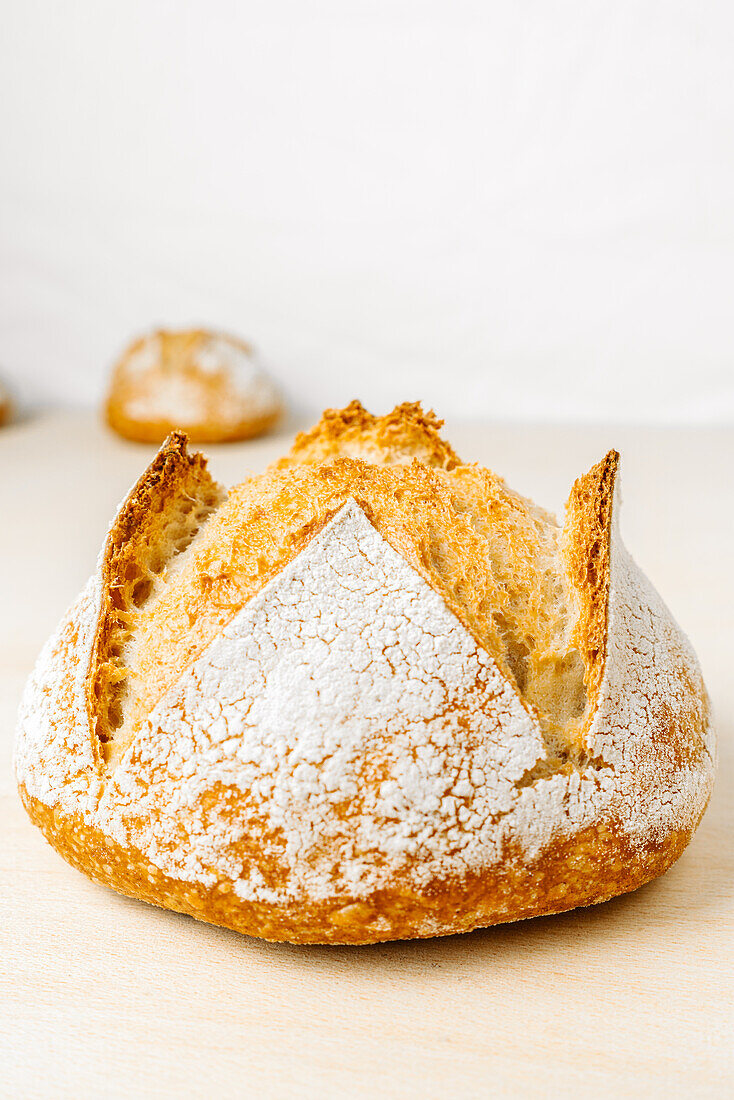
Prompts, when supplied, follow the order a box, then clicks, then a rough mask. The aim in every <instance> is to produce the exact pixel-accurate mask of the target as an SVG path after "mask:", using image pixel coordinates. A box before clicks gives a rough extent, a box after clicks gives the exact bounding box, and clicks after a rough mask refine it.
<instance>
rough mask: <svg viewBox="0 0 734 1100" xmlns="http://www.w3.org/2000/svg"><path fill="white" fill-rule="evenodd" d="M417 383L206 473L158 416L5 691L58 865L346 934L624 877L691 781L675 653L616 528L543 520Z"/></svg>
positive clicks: (514, 910)
mask: <svg viewBox="0 0 734 1100" xmlns="http://www.w3.org/2000/svg"><path fill="white" fill-rule="evenodd" d="M440 426H441V425H440V421H438V420H436V418H435V417H434V416H433V414H424V413H423V411H422V410H421V408H420V406H418V405H403V406H400V407H399V408H397V409H396V410H394V412H393V413H391V414H390V415H389V416H386V417H373V416H370V414H368V413H367V412H366V411H365V410H364V409H363V408H362V407H361V406H360V405H359V404H358V403H356V402H353V403H352V405H350V406H349V407H348V408H346V409H343V410H340V411H334V410H331V411H328V412H327V413H325V415H324V417H323V419H322V421H321V422H320V423H319V424H318V425H317V426H316V427H315V428H314V429H313V430H312V431H310V432H308V433H305V434H302V435H300V436H299V437H298V438H297V439H296V442H295V444H294V446H293V449H292V450H291V452H290V454H289V455H287V456H286V457H284V458H283V459H281V460H280V461H279V462H277V463H276V464H275V465H274V466H272V467H271V468H270V469H269V470H267V471H266V472H265V473H264V474H262V475H260V476H257V477H251V478H249V479H248V480H246V481H245V482H243V483H242V484H241V485H238V486H236V487H234V488H233V489H232V490H230V492H229V494H226V493H225V492H224V490H223V489H221V487H219V486H217V485H216V484H215V483H214V482H213V481H212V480H211V478H210V476H209V474H208V473H207V471H206V464H205V462H204V460H203V458H202V456H201V455H198V454H194V455H190V454H189V453H188V451H187V447H186V440H185V437H184V436H183V435H181V434H175V435H173V436H171V438H169V439H168V440H167V441H166V444H165V445H164V447H163V448H162V449H161V451H160V452H159V454H158V456H157V457H156V459H155V460H154V462H153V464H152V465H151V467H150V468H149V470H148V471H146V473H145V474H144V475H143V477H142V478H141V479H140V481H139V482H138V484H137V485H136V486H135V487H134V489H133V490H132V492H131V494H130V496H129V497H128V498H127V500H126V501H125V502H124V504H123V505H122V508H121V510H120V512H119V514H118V516H117V518H116V520H115V521H114V523H113V525H112V528H111V530H110V533H109V535H108V538H107V542H106V544H105V548H104V550H103V553H102V556H101V559H100V564H99V568H98V571H97V573H96V574H95V576H94V577H93V578H92V579H91V580H90V582H89V585H88V586H87V588H86V589H85V591H84V592H83V593H82V594H81V596H80V598H79V600H78V601H77V603H76V604H75V606H74V607H73V608H72V609H71V611H70V612H69V614H68V615H67V617H66V618H65V620H64V622H63V623H62V624H61V627H60V628H59V631H58V632H57V634H56V635H55V636H54V637H53V638H52V639H51V640H50V641H49V643H48V644H47V646H46V648H45V650H44V652H43V654H42V655H41V657H40V659H39V663H38V665H37V668H36V670H35V671H34V673H33V675H32V677H31V679H30V681H29V684H28V687H27V689H26V693H25V696H24V701H23V704H22V708H21V715H20V723H19V732H18V741H17V751H16V768H17V775H18V781H19V787H20V791H21V795H22V798H23V801H24V803H25V805H26V808H27V810H28V812H29V814H30V816H31V818H32V819H33V821H35V822H36V823H37V824H38V825H39V826H40V827H41V828H42V829H43V831H44V834H45V835H46V836H47V838H48V839H49V840H50V842H51V843H52V844H53V845H54V846H55V847H56V848H57V849H58V850H59V851H60V852H61V853H62V855H64V856H65V858H67V859H68V860H69V861H70V862H71V863H72V864H73V865H74V866H76V867H78V868H79V869H80V870H82V871H84V872H85V873H86V874H88V875H90V876H91V877H92V878H94V879H95V880H97V881H99V882H103V883H105V884H107V885H110V886H112V887H114V888H115V889H117V890H119V891H121V892H122V893H125V894H129V895H131V896H134V897H139V898H143V899H144V900H147V901H151V902H154V903H155V904H158V905H163V906H166V907H168V908H172V909H176V910H179V911H182V912H186V913H190V914H191V915H193V916H195V917H198V918H200V919H202V920H207V921H212V922H214V923H218V924H223V925H226V926H228V927H231V928H235V929H237V930H239V931H242V932H247V933H251V934H254V935H259V936H263V937H265V938H268V939H274V940H291V941H293V942H327V943H367V942H374V941H377V940H386V939H396V938H404V937H410V936H432V935H440V934H444V933H448V932H459V931H466V930H468V929H471V928H475V927H478V926H483V925H489V924H493V923H497V922H500V921H507V920H515V919H519V918H522V917H530V916H535V915H538V914H543V913H553V912H558V911H561V910H565V909H570V908H573V907H574V906H577V905H588V904H591V903H594V902H598V901H603V900H605V899H607V898H609V897H612V896H614V895H616V894H619V893H623V892H625V891H627V890H632V889H635V888H636V887H637V886H640V885H642V884H643V883H645V882H647V881H649V880H650V879H651V878H653V877H655V876H656V875H658V874H660V873H661V872H663V871H664V870H666V868H667V867H669V866H670V864H671V863H672V862H673V861H674V860H675V859H677V858H678V856H679V855H680V853H681V852H682V851H683V849H684V848H685V846H686V844H687V843H688V841H689V839H690V837H691V835H692V833H693V831H694V829H695V828H696V826H697V824H698V821H699V820H700V817H701V815H702V814H703V811H704V809H705V807H706V804H707V801H708V797H709V794H710V791H711V786H712V782H713V770H714V755H715V743H714V735H713V731H712V728H711V725H710V722H709V709H708V701H707V696H706V691H705V687H704V684H703V680H702V678H701V673H700V670H699V667H698V664H697V661H696V658H695V655H694V654H693V652H692V651H691V648H690V646H689V644H688V642H687V640H686V638H685V636H684V635H683V634H682V632H681V631H680V629H679V628H678V627H677V626H676V624H675V623H674V621H673V620H672V618H671V617H670V614H669V612H668V611H667V609H666V608H665V606H664V605H663V604H662V602H661V600H660V598H659V597H658V595H657V593H656V592H655V591H654V589H653V588H652V587H651V585H650V584H649V582H648V581H647V580H646V579H645V578H644V577H643V576H642V574H641V573H640V571H639V570H638V569H637V567H636V566H635V565H634V563H633V562H632V560H631V559H630V558H629V556H628V555H627V553H626V551H625V550H624V547H623V545H622V543H621V541H620V538H619V533H618V528H617V510H618V494H617V492H616V482H617V474H618V455H617V454H616V452H610V453H609V454H608V455H607V456H606V458H604V459H603V460H602V461H601V462H600V463H598V464H597V465H596V466H595V467H593V468H592V470H590V471H589V473H588V474H586V475H584V476H583V477H581V478H579V479H578V480H577V481H576V483H575V484H574V486H573V488H572V491H571V495H570V497H569V501H568V505H567V510H566V517H565V522H564V525H563V526H562V527H559V526H558V524H557V523H556V521H555V519H554V518H553V517H552V516H551V515H549V514H548V513H547V512H544V511H543V510H541V509H540V508H537V507H536V506H535V505H533V504H532V503H531V502H530V501H528V500H525V499H524V498H523V497H521V496H519V495H518V494H516V493H514V492H513V491H512V490H510V489H509V488H508V487H507V486H506V485H505V483H504V482H503V481H502V480H501V479H500V478H498V477H497V476H496V475H495V474H493V473H492V472H491V471H489V470H485V469H482V468H481V467H477V466H473V465H467V464H466V463H464V462H462V460H461V459H460V458H459V457H458V456H457V455H456V454H455V452H454V451H453V450H452V448H451V447H450V446H449V444H448V443H446V442H445V441H444V440H443V439H442V438H441V436H440V433H439V429H440Z"/></svg>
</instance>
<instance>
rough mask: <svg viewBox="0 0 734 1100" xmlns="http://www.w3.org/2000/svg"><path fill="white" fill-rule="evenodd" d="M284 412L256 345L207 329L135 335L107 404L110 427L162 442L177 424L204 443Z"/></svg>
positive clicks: (249, 431)
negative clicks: (256, 352)
mask: <svg viewBox="0 0 734 1100" xmlns="http://www.w3.org/2000/svg"><path fill="white" fill-rule="evenodd" d="M281 413H282V402H281V398H280V395H279V393H278V390H277V387H276V386H275V384H274V383H273V381H272V379H271V378H270V377H269V375H268V373H267V371H266V370H265V369H264V367H263V366H262V364H261V363H260V362H259V360H258V357H257V355H256V354H255V352H254V351H253V349H252V347H251V346H250V345H249V344H247V343H245V341H244V340H239V339H237V338H236V337H234V336H228V335H226V334H224V333H221V332H209V331H207V330H205V329H187V330H183V331H180V332H168V331H165V330H159V331H157V332H153V333H151V334H149V335H147V336H143V337H141V338H140V339H139V340H136V341H135V342H134V343H132V344H131V345H130V347H128V348H127V350H126V351H125V353H124V354H123V356H122V358H121V359H120V360H119V362H118V363H117V365H116V367H115V368H114V370H113V373H112V378H111V381H110V386H109V391H108V394H107V400H106V404H105V416H106V419H107V423H108V424H109V425H110V427H111V428H113V429H114V430H115V431H116V432H118V433H119V434H120V435H122V436H124V437H125V438H126V439H132V440H135V441H137V442H140V443H160V442H162V441H163V440H164V439H165V438H166V436H167V435H168V434H169V433H170V432H171V431H174V430H177V429H181V430H183V431H185V432H186V433H187V434H188V436H189V438H190V439H192V440H194V441H196V442H198V443H225V442H230V441H234V440H239V439H250V438H252V437H253V436H257V435H261V434H262V433H264V432H266V431H268V430H269V429H270V428H271V427H272V426H273V425H274V424H275V423H276V421H277V420H278V419H279V417H280V416H281Z"/></svg>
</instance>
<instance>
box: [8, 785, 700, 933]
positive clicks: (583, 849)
mask: <svg viewBox="0 0 734 1100" xmlns="http://www.w3.org/2000/svg"><path fill="white" fill-rule="evenodd" d="M19 790H20V795H21V798H22V801H23V804H24V806H25V808H26V811H27V812H28V815H29V817H30V818H31V821H33V823H34V824H35V825H37V826H38V827H39V828H40V830H41V832H42V833H43V835H44V837H45V838H46V840H47V841H48V842H49V843H50V844H51V845H52V847H53V848H55V849H56V851H57V852H59V854H60V855H61V856H63V858H64V859H65V860H66V861H67V862H68V863H70V864H71V865H72V867H74V868H76V870H78V871H81V872H82V874H85V875H86V876H87V877H88V878H91V879H92V880H93V881H94V882H97V883H99V884H100V885H103V886H107V887H110V888H111V889H113V890H115V891H117V892H118V893H120V894H123V895H125V896H126V897H130V898H136V899H138V900H140V901H146V902H149V903H150V904H152V905H157V906H159V907H161V908H164V909H171V910H173V911H174V912H177V913H185V914H187V915H188V916H191V917H194V918H195V919H196V920H200V921H203V922H205V923H208V924H215V925H219V926H221V927H224V928H229V929H232V930H233V931H235V932H240V933H242V934H244V935H249V936H256V937H258V938H260V939H265V940H269V941H271V942H285V943H293V944H334V945H337V944H339V945H347V944H354V945H358V944H371V943H382V942H387V941H390V940H405V939H428V938H432V937H436V936H446V935H454V934H457V933H465V932H471V931H473V930H475V929H478V928H488V927H491V926H493V925H496V924H506V923H509V922H512V921H517V920H527V919H529V918H532V917H539V916H550V915H553V914H555V913H563V912H567V911H569V910H571V909H575V908H578V907H582V906H590V905H596V904H599V903H601V902H604V901H608V900H610V899H611V898H613V897H617V896H619V895H621V894H626V893H629V892H631V891H633V890H636V889H638V888H639V887H640V886H644V885H645V884H646V883H648V882H650V881H652V880H653V879H655V878H657V877H658V876H659V875H661V874H663V872H665V871H666V870H667V869H668V868H669V867H670V866H672V864H673V863H675V861H676V860H677V859H678V858H679V856H680V855H681V854H682V852H683V851H684V849H685V848H686V846H687V844H688V842H689V841H690V839H691V837H692V835H693V833H694V831H695V829H696V827H697V825H698V821H700V818H701V817H702V816H703V813H704V810H705V807H703V809H702V810H701V813H700V815H699V817H698V820H697V821H696V822H695V823H694V824H693V825H692V826H691V827H689V828H683V829H675V830H672V831H671V832H670V833H669V834H668V836H667V837H666V838H665V839H664V840H663V841H660V842H649V843H648V844H647V845H645V846H643V847H637V846H634V845H632V843H631V842H630V840H629V838H628V837H625V835H624V833H623V832H622V831H621V830H620V829H619V828H617V827H616V826H615V825H613V824H610V823H599V824H596V825H594V826H591V827H589V828H586V829H584V830H583V831H581V832H579V833H577V834H575V835H574V836H571V837H563V838H560V839H558V840H556V841H555V842H554V843H553V844H551V845H550V847H549V848H547V849H546V850H545V851H544V853H543V854H542V855H541V856H540V858H538V859H536V860H534V861H533V862H531V863H523V862H522V859H521V856H520V853H518V852H507V853H506V859H505V861H503V863H502V864H501V865H498V866H496V867H493V868H491V869H487V870H485V871H482V872H480V873H476V874H468V875H465V876H464V877H461V878H460V877H458V876H457V877H456V878H452V879H447V880H444V881H436V882H434V883H431V885H430V886H429V887H427V888H426V889H425V890H422V891H421V892H420V893H418V892H416V891H415V889H414V888H412V889H411V887H409V886H408V885H407V884H406V883H404V882H403V883H396V885H395V886H394V887H391V888H390V889H384V890H380V891H377V892H376V893H374V894H373V895H371V896H370V897H369V898H368V899H364V898H349V897H340V898H332V899H328V900H326V901H317V902H309V901H305V902H293V903H292V904H289V905H285V906H282V905H273V904H270V903H264V902H253V901H246V900H242V899H241V898H239V897H238V896H237V894H236V893H235V892H234V890H233V885H232V883H231V882H229V881H223V882H220V883H219V884H217V885H216V886H213V887H205V886H203V885H201V884H198V883H192V882H185V881H182V880H180V879H174V878H171V877H169V876H168V875H166V874H164V872H162V871H161V870H159V869H158V868H157V867H155V866H154V865H153V864H152V863H150V861H148V860H147V859H146V858H145V856H144V855H143V854H142V853H141V852H140V851H138V850H137V849H135V848H124V847H122V846H121V845H120V844H118V843H117V842H116V841H113V840H111V839H110V838H109V837H108V836H106V835H105V834H104V833H103V832H102V831H101V830H100V829H98V828H96V827H93V826H89V825H87V824H86V823H85V822H84V820H83V818H82V817H81V815H79V814H67V813H65V812H63V811H61V810H60V809H59V808H58V807H57V808H53V807H50V806H47V805H46V804H45V803H43V802H41V801H40V800H39V799H37V798H35V797H33V796H32V795H30V794H29V793H28V791H27V790H26V788H25V786H24V785H23V784H21V785H20V786H19Z"/></svg>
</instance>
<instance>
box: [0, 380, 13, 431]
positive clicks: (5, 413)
mask: <svg viewBox="0 0 734 1100" xmlns="http://www.w3.org/2000/svg"><path fill="white" fill-rule="evenodd" d="M11 409H12V405H11V401H10V394H9V393H8V391H7V389H6V388H5V386H4V385H3V383H2V382H0V427H1V426H2V425H3V424H7V422H8V420H10V413H11Z"/></svg>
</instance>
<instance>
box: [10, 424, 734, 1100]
mask: <svg viewBox="0 0 734 1100" xmlns="http://www.w3.org/2000/svg"><path fill="white" fill-rule="evenodd" d="M448 430H449V432H450V435H451V438H452V441H453V442H454V444H455V446H456V448H457V450H458V451H459V453H460V454H462V456H464V457H465V458H471V459H476V460H479V461H482V462H485V463H487V464H489V465H491V466H493V467H494V468H495V469H497V470H498V471H500V472H502V473H503V474H504V475H505V476H506V477H507V478H508V480H509V481H510V483H511V484H512V485H514V486H515V487H516V488H517V489H519V490H520V491H521V492H525V493H527V494H529V495H532V496H534V497H535V498H536V499H537V500H538V501H539V502H540V503H543V504H545V505H547V506H549V507H559V506H560V505H561V503H562V501H563V500H564V498H565V494H566V492H567V489H568V487H569V485H570V482H571V480H572V479H573V477H574V476H575V475H576V474H577V473H580V472H581V471H582V470H584V469H585V468H586V467H588V466H589V465H590V464H591V463H592V462H593V461H595V460H596V459H597V458H598V457H599V456H600V455H601V454H603V453H604V451H605V450H606V448H607V447H608V446H609V445H616V446H617V447H618V448H619V449H620V450H621V451H622V455H623V474H622V476H623V490H624V497H625V507H624V512H623V523H622V526H623V533H624V535H625V538H626V541H627V544H628V546H629V548H630V549H631V551H632V553H633V554H634V555H635V557H636V558H637V559H638V561H639V562H640V564H641V565H642V566H643V567H644V568H645V569H646V570H647V571H648V572H649V574H650V575H651V577H652V578H653V580H654V581H655V583H656V585H657V586H658V588H659V589H660V591H661V592H662V594H663V596H664V597H665V599H666V600H667V602H668V603H669V605H670V606H671V608H672V610H673V612H674V614H675V615H676V616H677V618H678V619H679V621H680V622H681V624H682V625H683V626H684V628H685V629H686V630H687V631H688V633H689V635H690V636H691V638H692V640H693V642H694V645H695V646H696V648H697V650H698V653H699V655H700V658H701V661H702V664H703V668H704V671H705V674H706V678H707V681H708V684H709V688H710V691H711V694H712V697H713V702H714V707H715V710H716V714H717V717H718V729H719V736H720V757H721V759H720V770H719V776H718V782H717V787H716V791H715V794H714V798H713V800H712V803H711V806H710V808H709V811H708V813H707V815H706V817H705V819H704V822H703V824H702V826H701V828H700V830H699V832H698V834H697V835H696V837H695V839H694V841H693V843H692V844H691V845H690V847H689V849H688V851H687V852H686V853H685V855H684V856H683V858H682V859H681V860H680V861H679V863H678V864H677V865H676V866H675V867H674V868H673V869H672V870H671V871H670V872H669V873H668V874H667V875H665V876H664V877H663V878H662V879H660V880H658V881H657V882H655V883H653V884H651V885H650V886H647V887H645V888H644V889H642V890H640V891H638V892H637V893H636V894H633V895H630V896H628V897H625V898H621V899H618V900H616V901H613V902H609V903H608V904H606V905H603V906H599V907H596V908H592V909H589V910H584V911H577V912H574V913H569V914H566V915H563V916H560V917H554V918H546V919H541V920H535V921H530V922H526V923H521V924H516V925H506V926H503V927H500V928H496V929H489V930H486V931H482V932H476V933H473V934H472V935H469V936H463V937H454V938H447V939H442V940H436V941H432V942H420V943H402V944H390V945H385V946H376V947H362V948H322V947H315V948H314V947H309V948H296V947H289V946H278V945H269V944H266V943H263V942H260V941H258V940H254V939H246V938H244V937H240V936H238V935H236V934H235V933H231V932H226V931H224V930H222V929H217V928H212V927H209V926H206V925H203V924H198V923H196V922H195V921H193V920H191V919H189V918H187V917H183V916H179V915H176V914H173V913H168V912H164V911H162V910H158V909H154V908H152V907H150V906H147V905H144V904H142V903H139V902H134V901H129V900H127V899H125V898H122V897H118V896H117V895H115V894H114V893H112V892H110V891H108V890H105V889H103V888H101V887H98V886H95V885H94V884H92V883H91V882H88V881H87V880H86V879H85V878H83V877H82V876H81V875H79V874H78V873H77V872H76V871H73V870H72V869H71V868H70V867H68V866H67V865H66V864H65V863H63V862H62V860H61V859H60V858H59V857H58V856H57V855H56V854H55V852H53V851H52V850H51V849H50V848H49V847H48V846H47V845H46V843H45V842H44V840H43V838H42V837H41V835H40V833H39V832H38V831H37V830H36V829H34V828H33V827H32V826H31V825H30V823H29V822H28V820H27V819H26V817H25V814H24V812H23V809H22V807H21V805H20V802H19V801H18V799H17V796H16V794H15V786H14V781H13V778H12V773H11V762H10V761H11V745H12V736H13V726H14V721H15V711H16V708H17V703H18V698H19V695H20V691H21V688H22V685H23V681H24V679H25V677H26V675H27V673H28V672H29V670H30V668H31V665H32V662H33V660H34V658H35V656H36V653H37V651H38V649H39V648H40V646H41V644H42V642H43V641H44V639H45V637H46V635H47V634H48V633H49V632H50V631H51V629H52V628H53V627H54V625H55V622H56V621H57V620H58V618H59V617H60V615H61V614H62V612H63V611H64V609H65V607H66V606H67V604H68V603H69V602H70V601H71V600H72V598H73V597H74V595H75V594H76V592H77V590H78V589H79V588H80V587H81V586H82V584H83V583H84V581H85V579H86V577H87V575H88V574H89V573H90V571H91V569H92V567H93V564H94V560H95V556H96V553H97V550H98V548H99V545H100V542H101V540H102V538H103V535H104V533H105V530H106V524H107V522H108V521H109V519H110V517H111V515H112V513H113V511H114V509H115V506H116V504H117V502H118V501H119V500H120V498H121V497H122V496H123V495H124V493H125V491H126V490H127V488H128V486H129V485H130V483H131V482H132V481H133V480H134V478H135V477H136V476H137V475H138V473H139V472H140V471H141V469H142V468H143V466H144V465H145V464H146V462H147V460H148V457H149V455H150V453H151V450H150V449H149V448H145V447H140V446H134V445H130V444H125V443H123V442H122V441H120V440H116V439H114V438H113V437H112V436H110V435H108V434H107V433H106V432H105V431H104V430H103V429H102V427H101V426H99V425H98V424H97V422H96V420H95V419H94V417H93V416H92V414H82V413H64V414H61V413H58V414H53V415H50V414H49V415H45V416H40V417H38V418H36V419H34V420H29V421H28V422H26V423H23V424H19V425H15V426H12V427H10V428H7V429H4V430H3V431H1V432H0V479H1V480H0V490H1V491H0V503H1V505H2V514H3V531H2V536H0V616H1V618H0V746H1V749H2V764H3V766H2V770H1V772H0V827H1V828H2V840H1V841H0V889H2V898H3V919H2V921H0V937H1V942H0V951H1V952H2V954H1V961H0V982H1V987H0V1094H1V1095H3V1096H6V1095H7V1096H13V1097H16V1096H17V1097H22V1098H24V1100H26V1098H27V1100H32V1098H34V1097H44V1098H45V1097H59V1096H61V1097H74V1098H86V1097H136V1096H146V1097H147V1096H151V1097H159V1096H160V1097H168V1096H177V1097H178V1096H180V1097H218V1096H222V1097H352V1096H354V1097H452V1098H454V1097H456V1098H459V1097H485V1096H486V1097H504V1096H508V1097H524V1096H559V1095H570V1096H610V1097H620V1096H621V1097H627V1096H629V1097H645V1098H648V1097H658V1096H659V1097H670V1096H681V1097H697V1096H722V1097H723V1096H730V1095H732V1093H733V1092H734V1084H733V1075H734V1026H733V1015H732V1003H733V1001H734V980H733V973H732V971H733V963H732V956H733V952H732V947H733V943H734V922H733V920H732V917H733V914H734V904H733V901H732V898H733V894H734V885H733V880H734V874H733V872H734V858H733V854H732V853H733V850H734V829H733V828H732V824H733V819H734V814H733V812H732V805H733V799H732V795H733V787H734V782H733V781H734V753H733V751H732V738H733V737H734V671H733V670H734V583H733V581H732V576H733V575H734V573H733V568H734V555H733V552H732V546H733V544H734V519H733V516H734V488H733V485H734V473H733V471H734V431H727V430H712V431H694V430H657V431H655V430H640V429H636V430H632V429H611V428H584V429H578V428H569V429H561V428H530V427H528V428H518V427H514V428H507V427H503V428H497V427H492V426H490V425H487V426H484V427H482V426H479V425H463V426H458V425H457V426H452V425H449V426H448ZM286 436H287V433H281V436H280V437H275V438H271V439H269V440H267V441H265V442H258V443H252V444H245V445H237V446H231V447H229V448H223V447H220V448H209V453H210V454H211V458H212V467H213V470H214V473H215V475H216V476H218V477H219V478H220V479H221V480H224V481H228V482H232V481H237V480H240V479H241V478H242V477H243V476H244V475H246V474H247V473H248V472H249V471H251V470H257V469H260V468H261V467H262V466H263V465H264V464H265V463H266V462H267V461H269V460H270V459H271V458H273V457H275V455H277V454H278V453H280V452H281V451H282V450H283V449H284V447H285V445H286V442H287V439H286Z"/></svg>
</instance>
